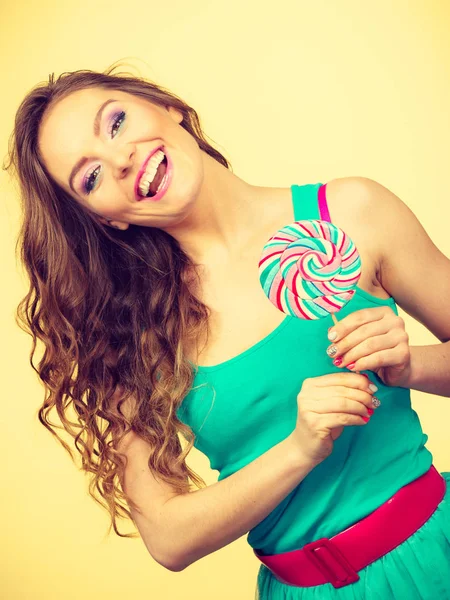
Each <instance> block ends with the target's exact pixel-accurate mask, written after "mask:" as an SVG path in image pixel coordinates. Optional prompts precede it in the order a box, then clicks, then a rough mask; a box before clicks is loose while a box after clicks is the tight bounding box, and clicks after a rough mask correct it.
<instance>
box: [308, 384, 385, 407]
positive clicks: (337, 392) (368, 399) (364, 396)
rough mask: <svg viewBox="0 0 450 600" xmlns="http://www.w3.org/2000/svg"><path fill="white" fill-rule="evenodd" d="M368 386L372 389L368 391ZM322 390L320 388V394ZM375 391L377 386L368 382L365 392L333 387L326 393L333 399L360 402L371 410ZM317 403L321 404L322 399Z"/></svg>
mask: <svg viewBox="0 0 450 600" xmlns="http://www.w3.org/2000/svg"><path fill="white" fill-rule="evenodd" d="M366 381H367V380H366ZM369 385H371V386H372V389H370V388H369V387H368V386H369ZM323 389H324V388H322V389H321V390H320V393H322V390H323ZM376 391H378V388H377V386H376V385H373V383H369V381H367V389H366V390H361V389H355V388H349V387H344V386H335V387H331V388H328V392H329V394H328V395H330V394H331V395H332V396H334V397H342V398H348V399H349V400H356V402H361V403H362V404H365V405H366V406H368V407H369V408H373V405H372V400H373V394H374V393H375V392H376ZM318 402H322V399H320V398H318Z"/></svg>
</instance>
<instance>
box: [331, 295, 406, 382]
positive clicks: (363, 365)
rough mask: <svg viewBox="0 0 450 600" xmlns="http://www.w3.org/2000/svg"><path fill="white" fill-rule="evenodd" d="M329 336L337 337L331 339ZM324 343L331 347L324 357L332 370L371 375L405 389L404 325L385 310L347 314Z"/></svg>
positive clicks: (369, 310)
mask: <svg viewBox="0 0 450 600" xmlns="http://www.w3.org/2000/svg"><path fill="white" fill-rule="evenodd" d="M333 332H335V333H336V334H337V335H336V337H335V338H333V336H332V333H333ZM330 334H331V335H330ZM328 339H330V340H331V341H332V344H331V346H329V347H328V349H327V354H328V355H329V356H330V357H331V358H333V364H334V365H335V366H337V367H342V368H344V367H346V368H347V369H350V370H351V371H366V370H370V371H374V372H375V373H376V374H377V375H378V377H379V378H380V379H381V380H382V381H383V383H385V384H386V385H389V386H400V387H408V381H409V378H410V376H411V353H410V348H409V336H408V334H407V333H406V331H405V322H404V321H403V319H402V318H401V317H398V316H397V315H396V314H395V313H394V311H393V310H392V308H390V307H389V306H380V307H377V308H365V309H363V310H357V311H355V312H354V313H351V314H350V315H348V316H347V317H345V318H343V319H342V321H339V323H338V324H337V325H333V327H331V328H330V330H329V332H328ZM333 347H334V348H335V349H336V350H333Z"/></svg>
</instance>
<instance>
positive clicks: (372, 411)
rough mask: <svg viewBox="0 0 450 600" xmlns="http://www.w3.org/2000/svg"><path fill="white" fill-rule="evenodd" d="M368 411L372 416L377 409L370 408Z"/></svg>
mask: <svg viewBox="0 0 450 600" xmlns="http://www.w3.org/2000/svg"><path fill="white" fill-rule="evenodd" d="M367 412H368V413H369V415H370V416H372V415H373V413H374V412H375V411H374V409H373V408H368V409H367Z"/></svg>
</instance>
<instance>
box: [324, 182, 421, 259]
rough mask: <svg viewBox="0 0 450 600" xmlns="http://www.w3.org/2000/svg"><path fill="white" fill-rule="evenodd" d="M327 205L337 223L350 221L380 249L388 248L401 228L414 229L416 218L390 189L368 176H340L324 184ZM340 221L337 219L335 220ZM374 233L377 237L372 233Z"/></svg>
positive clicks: (351, 224) (350, 223)
mask: <svg viewBox="0 0 450 600" xmlns="http://www.w3.org/2000/svg"><path fill="white" fill-rule="evenodd" d="M326 191H327V193H326V196H327V203H328V208H329V211H330V215H331V220H332V221H333V216H336V224H337V225H339V222H342V223H346V222H347V223H349V225H350V226H354V227H356V228H357V229H358V231H360V232H361V233H363V234H367V235H368V234H372V237H376V239H377V245H378V246H379V249H380V250H381V248H382V247H383V246H384V247H385V248H387V247H389V244H390V242H391V241H392V236H395V235H398V232H399V230H400V229H411V228H412V229H414V228H415V227H416V224H417V218H416V217H415V215H414V213H413V212H412V211H411V210H410V209H409V208H408V206H407V205H406V204H405V203H404V202H403V201H402V200H401V199H400V198H399V197H398V196H397V195H396V194H394V193H393V192H392V191H391V190H389V189H388V188H387V187H385V186H384V185H382V184H381V183H379V182H377V181H374V180H373V179H369V178H367V177H342V178H339V179H333V180H331V181H329V182H328V183H327V187H326ZM338 221H339V222H338ZM374 232H376V236H373V234H374Z"/></svg>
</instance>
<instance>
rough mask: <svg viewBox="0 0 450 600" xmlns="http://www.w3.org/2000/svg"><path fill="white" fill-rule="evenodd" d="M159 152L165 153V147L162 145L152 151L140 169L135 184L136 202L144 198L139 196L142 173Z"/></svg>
mask: <svg viewBox="0 0 450 600" xmlns="http://www.w3.org/2000/svg"><path fill="white" fill-rule="evenodd" d="M158 150H162V151H163V152H164V146H162V145H161V146H158V147H157V148H155V149H154V150H152V151H151V152H150V154H149V155H148V156H147V158H146V159H145V160H144V164H143V165H142V167H141V168H140V169H139V172H138V174H137V177H136V183H135V184H134V195H135V198H136V200H142V196H141V195H140V194H139V188H138V184H139V179H140V178H141V177H142V173H143V172H144V171H145V169H146V167H147V163H148V161H149V160H150V159H151V157H152V156H153V155H154V154H155V152H158ZM164 154H165V152H164Z"/></svg>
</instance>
